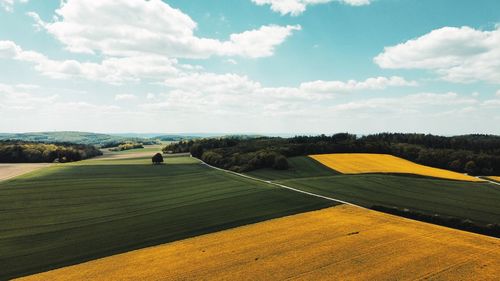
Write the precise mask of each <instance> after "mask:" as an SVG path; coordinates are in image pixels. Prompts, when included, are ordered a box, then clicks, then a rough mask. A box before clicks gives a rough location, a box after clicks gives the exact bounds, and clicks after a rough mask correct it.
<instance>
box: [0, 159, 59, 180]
mask: <svg viewBox="0 0 500 281" xmlns="http://www.w3.org/2000/svg"><path fill="white" fill-rule="evenodd" d="M50 165H51V164H50V163H8V164H0V182H1V181H5V180H8V179H11V178H14V177H17V176H20V175H23V174H26V173H29V172H31V171H35V170H38V169H40V168H43V167H48V166H50Z"/></svg>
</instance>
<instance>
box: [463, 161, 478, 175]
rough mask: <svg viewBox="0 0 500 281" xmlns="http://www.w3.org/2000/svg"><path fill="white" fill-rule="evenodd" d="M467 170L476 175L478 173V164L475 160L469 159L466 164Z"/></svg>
mask: <svg viewBox="0 0 500 281" xmlns="http://www.w3.org/2000/svg"><path fill="white" fill-rule="evenodd" d="M465 171H466V172H467V173H468V174H471V175H475V174H476V173H477V166H476V162H474V161H469V162H467V163H466V164H465Z"/></svg>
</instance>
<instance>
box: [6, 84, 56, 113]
mask: <svg viewBox="0 0 500 281" xmlns="http://www.w3.org/2000/svg"><path fill="white" fill-rule="evenodd" d="M25 86H26V85H23V84H18V85H8V84H0V100H1V101H2V102H1V103H0V108H1V109H3V110H16V111H19V110H21V111H24V110H32V109H35V108H37V107H38V106H42V105H47V104H51V103H52V102H54V100H56V99H57V95H50V96H47V95H44V96H37V95H34V94H32V93H30V90H32V89H35V88H31V87H25Z"/></svg>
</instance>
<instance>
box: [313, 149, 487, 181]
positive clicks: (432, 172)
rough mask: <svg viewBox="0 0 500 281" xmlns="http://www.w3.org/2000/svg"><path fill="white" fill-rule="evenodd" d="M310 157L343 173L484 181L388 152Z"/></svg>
mask: <svg viewBox="0 0 500 281" xmlns="http://www.w3.org/2000/svg"><path fill="white" fill-rule="evenodd" d="M309 157H311V158H313V159H315V160H316V161H318V162H320V163H321V164H323V165H325V166H327V167H329V168H330V169H333V170H336V171H338V172H340V173H343V174H363V173H402V174H415V175H421V176H429V177H435V178H443V179H452V180H462V181H482V180H481V179H478V178H475V177H471V176H468V175H464V174H460V173H456V172H452V171H448V170H444V169H438V168H432V167H428V166H424V165H420V164H416V163H413V162H411V161H408V160H405V159H402V158H399V157H396V156H392V155H388V154H370V153H337V154H317V155H309Z"/></svg>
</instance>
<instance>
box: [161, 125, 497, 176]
mask: <svg viewBox="0 0 500 281" xmlns="http://www.w3.org/2000/svg"><path fill="white" fill-rule="evenodd" d="M163 150H164V152H171V153H175V152H190V153H191V154H192V155H193V156H195V157H198V158H201V159H202V160H204V161H205V162H207V163H209V164H211V165H214V166H217V167H221V168H225V169H230V170H233V171H239V172H244V171H251V170H255V169H259V168H276V169H286V168H287V167H288V163H287V161H286V158H287V157H293V156H300V155H310V154H322V153H386V154H392V155H395V156H398V157H401V158H404V159H407V160H410V161H413V162H416V163H419V164H423V165H428V166H432V167H436V168H443V169H449V170H453V171H456V172H461V173H469V174H471V175H498V174H500V137H499V136H491V135H463V136H452V137H445V136H436V135H429V134H403V133H381V134H373V135H366V136H361V137H358V136H356V135H354V134H348V133H339V134H334V135H331V136H326V135H319V136H295V137H292V138H279V137H257V138H246V139H241V138H238V137H223V138H207V139H198V140H189V141H181V142H178V143H172V144H170V145H167V146H166V147H165V148H164V149H163ZM283 158H284V159H283ZM278 162H279V163H278Z"/></svg>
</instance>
